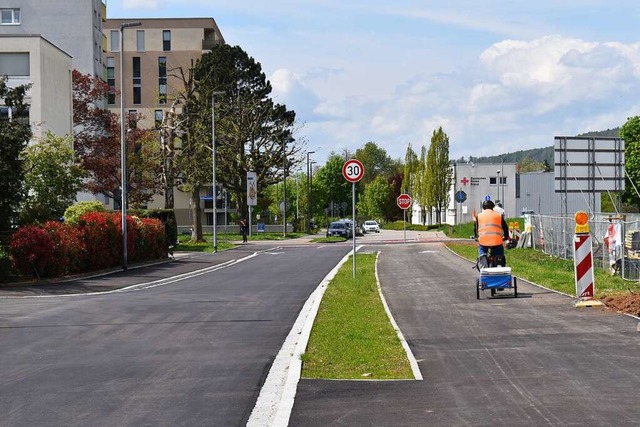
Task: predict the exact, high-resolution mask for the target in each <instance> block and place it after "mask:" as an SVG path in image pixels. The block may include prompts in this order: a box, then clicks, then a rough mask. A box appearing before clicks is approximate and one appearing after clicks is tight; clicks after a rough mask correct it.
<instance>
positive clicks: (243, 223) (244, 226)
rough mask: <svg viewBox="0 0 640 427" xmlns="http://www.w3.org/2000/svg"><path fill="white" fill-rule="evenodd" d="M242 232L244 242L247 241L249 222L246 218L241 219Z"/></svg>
mask: <svg viewBox="0 0 640 427" xmlns="http://www.w3.org/2000/svg"><path fill="white" fill-rule="evenodd" d="M240 232H241V233H242V243H247V234H248V233H249V224H248V223H247V220H246V219H245V218H242V219H241V220H240Z"/></svg>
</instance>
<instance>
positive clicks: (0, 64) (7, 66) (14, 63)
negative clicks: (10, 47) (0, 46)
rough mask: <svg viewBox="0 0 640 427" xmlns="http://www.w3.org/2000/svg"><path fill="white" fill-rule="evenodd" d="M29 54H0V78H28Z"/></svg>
mask: <svg viewBox="0 0 640 427" xmlns="http://www.w3.org/2000/svg"><path fill="white" fill-rule="evenodd" d="M29 64H30V62H29V53H28V52H20V53H11V52H6V53H4V52H3V53H0V76H10V77H29V75H30V74H31V73H30V71H29Z"/></svg>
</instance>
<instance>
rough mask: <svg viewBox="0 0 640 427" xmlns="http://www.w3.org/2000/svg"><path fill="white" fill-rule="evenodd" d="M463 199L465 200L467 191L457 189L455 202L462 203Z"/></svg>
mask: <svg viewBox="0 0 640 427" xmlns="http://www.w3.org/2000/svg"><path fill="white" fill-rule="evenodd" d="M465 200H467V193H465V192H464V191H462V190H460V191H458V192H457V193H456V202H458V203H464V201H465Z"/></svg>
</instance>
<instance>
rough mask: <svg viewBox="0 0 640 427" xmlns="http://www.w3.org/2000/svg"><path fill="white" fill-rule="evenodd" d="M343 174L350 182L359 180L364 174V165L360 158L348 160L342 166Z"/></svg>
mask: <svg viewBox="0 0 640 427" xmlns="http://www.w3.org/2000/svg"><path fill="white" fill-rule="evenodd" d="M342 175H343V176H344V179H346V180H347V181H349V182H358V181H360V180H361V179H362V175H364V166H362V163H361V162H360V160H356V159H350V160H347V161H346V162H345V163H344V165H343V166H342Z"/></svg>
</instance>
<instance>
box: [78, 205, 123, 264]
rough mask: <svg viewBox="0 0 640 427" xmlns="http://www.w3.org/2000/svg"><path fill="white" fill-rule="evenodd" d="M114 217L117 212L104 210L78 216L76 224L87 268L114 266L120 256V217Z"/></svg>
mask: <svg viewBox="0 0 640 427" xmlns="http://www.w3.org/2000/svg"><path fill="white" fill-rule="evenodd" d="M115 217H117V214H112V213H106V212H88V213H85V214H83V215H82V216H81V217H80V220H79V222H78V225H79V226H80V228H81V233H82V236H83V240H84V244H85V246H86V255H87V268H88V269H89V270H100V269H103V268H108V267H113V266H116V265H118V262H119V260H120V259H121V258H122V230H121V228H122V227H121V225H120V218H115ZM114 220H116V221H117V222H115V221H114ZM128 247H129V245H127V248H128Z"/></svg>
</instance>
